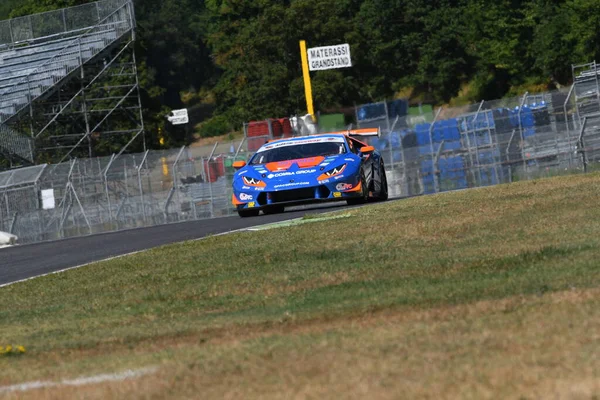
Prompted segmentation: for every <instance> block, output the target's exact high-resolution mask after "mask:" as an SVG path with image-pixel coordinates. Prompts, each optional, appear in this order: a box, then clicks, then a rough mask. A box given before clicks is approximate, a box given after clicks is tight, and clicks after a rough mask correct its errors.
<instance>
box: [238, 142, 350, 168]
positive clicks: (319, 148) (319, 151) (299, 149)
mask: <svg viewBox="0 0 600 400" xmlns="http://www.w3.org/2000/svg"><path fill="white" fill-rule="evenodd" d="M345 152H346V147H345V146H344V143H342V142H321V143H305V144H298V145H295V146H294V145H292V146H283V147H276V148H274V149H269V150H265V151H261V152H259V153H256V154H255V155H254V157H252V161H250V165H257V164H266V163H271V162H279V161H288V160H298V159H301V158H311V157H319V156H322V157H328V156H334V155H338V154H344V153H345Z"/></svg>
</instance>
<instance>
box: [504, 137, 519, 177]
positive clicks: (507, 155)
mask: <svg viewBox="0 0 600 400" xmlns="http://www.w3.org/2000/svg"><path fill="white" fill-rule="evenodd" d="M516 133H517V130H516V129H513V131H512V135H510V139H509V140H508V145H507V146H506V161H508V181H509V182H510V183H512V161H511V159H510V146H511V145H512V141H513V139H514V138H515V134H516Z"/></svg>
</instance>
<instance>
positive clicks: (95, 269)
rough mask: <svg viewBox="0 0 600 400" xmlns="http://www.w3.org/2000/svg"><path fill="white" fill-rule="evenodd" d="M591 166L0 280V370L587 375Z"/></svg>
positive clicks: (175, 392) (362, 383)
mask: <svg viewBox="0 0 600 400" xmlns="http://www.w3.org/2000/svg"><path fill="white" fill-rule="evenodd" d="M599 184H600V176H599V175H596V174H594V175H588V176H571V177H559V178H552V179H545V180H540V181H533V182H520V183H517V184H514V185H510V186H498V187H493V188H485V189H478V190H472V191H465V192H455V193H447V194H443V195H436V196H428V197H421V198H415V199H409V200H405V201H399V202H393V203H388V204H379V205H375V206H372V207H369V208H365V209H359V210H344V211H343V214H350V215H351V216H350V217H347V218H339V219H331V220H327V221H314V222H312V223H310V224H302V225H298V226H291V227H281V228H277V229H272V230H266V231H260V232H243V233H236V234H232V235H228V236H220V237H214V238H209V239H207V240H203V241H200V242H190V243H184V244H178V245H172V246H167V247H163V248H160V249H156V250H152V251H149V252H146V253H141V254H136V255H134V256H130V257H127V258H123V259H117V260H113V261H110V262H104V263H99V264H95V265H92V266H89V267H86V268H82V269H80V270H74V271H69V272H67V273H64V274H60V275H53V276H48V277H44V278H40V279H37V280H33V281H28V282H24V283H21V284H18V285H14V286H9V287H6V288H4V289H0V304H2V310H1V311H0V321H2V324H1V325H0V346H1V345H3V344H13V345H24V346H25V347H26V348H27V353H26V354H25V355H23V356H20V357H10V358H8V357H0V370H1V371H2V372H3V373H2V374H0V385H9V384H14V383H19V382H23V381H28V380H35V379H51V380H52V379H56V380H58V379H61V378H65V377H73V376H79V375H81V374H88V375H89V374H93V373H104V372H107V371H110V372H112V371H118V370H122V369H126V368H139V367H146V366H148V365H159V366H161V367H162V368H161V369H160V371H161V372H159V373H158V374H157V375H156V376H152V377H148V378H141V379H139V380H136V381H133V382H129V383H126V384H123V383H122V384H119V385H116V384H104V385H99V386H94V387H91V388H87V389H81V388H78V389H67V388H53V389H47V390H43V391H38V392H36V393H32V394H31V395H32V396H34V397H40V396H41V397H47V398H54V397H56V398H58V397H61V398H64V397H71V396H75V397H79V396H80V395H82V393H84V392H85V395H84V397H94V396H97V397H99V398H101V397H106V396H107V393H109V394H110V395H109V397H119V396H122V397H123V398H127V397H131V395H132V394H135V396H142V397H143V396H146V395H148V396H158V397H161V396H165V395H167V396H169V397H193V393H194V391H195V390H198V389H199V388H202V390H203V391H204V392H203V393H205V394H206V395H207V396H212V397H236V396H237V397H239V396H241V395H243V397H281V396H298V397H332V396H337V395H339V394H341V395H344V396H346V397H364V396H365V395H368V394H372V395H374V396H375V397H380V398H386V397H390V398H392V397H396V396H397V394H398V393H399V391H402V392H403V393H406V394H407V396H409V397H411V396H416V397H420V396H423V397H446V396H449V397H453V396H460V397H473V398H482V397H488V396H489V397H498V396H497V395H498V394H499V393H500V394H502V397H518V396H525V397H527V396H533V397H538V396H542V395H544V394H548V393H554V392H556V391H558V392H560V393H563V394H565V396H568V397H571V396H572V395H573V393H574V392H572V389H573V388H574V387H578V388H580V390H583V392H582V393H584V395H586V394H589V393H597V389H598V387H597V386H598V385H596V386H594V385H595V384H594V382H596V380H595V378H597V375H596V374H597V372H598V371H599V367H600V362H599V360H598V357H597V356H598V353H597V352H596V351H595V348H597V347H598V346H597V344H598V340H599V339H598V337H596V336H594V335H590V334H589V332H592V330H594V329H595V331H600V330H598V329H597V328H599V327H600V312H598V311H596V310H597V309H598V307H597V305H598V300H596V298H597V296H596V295H597V294H598V289H597V288H598V287H599V286H600V285H599V283H600V268H599V262H598V261H597V260H598V253H599V251H598V250H597V249H598V245H599V244H600V243H599V241H600V240H599V239H598V238H599V237H600V236H599V233H600V224H599V223H598V222H599V221H600V209H599V208H598V207H597V206H596V204H597V199H598V187H599V186H598V185H599ZM2 341H4V342H6V343H2ZM557 385H558V386H557ZM560 385H562V386H560ZM559 386H560V387H559ZM143 388H147V389H143ZM578 390H579V389H578ZM107 391H108V392H107ZM575 394H577V393H575ZM20 395H22V394H20ZM563 397H564V396H563Z"/></svg>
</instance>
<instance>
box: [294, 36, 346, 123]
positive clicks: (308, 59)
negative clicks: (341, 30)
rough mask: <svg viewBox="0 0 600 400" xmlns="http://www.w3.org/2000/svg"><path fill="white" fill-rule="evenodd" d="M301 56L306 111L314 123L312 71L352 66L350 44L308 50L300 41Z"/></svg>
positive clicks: (304, 42)
mask: <svg viewBox="0 0 600 400" xmlns="http://www.w3.org/2000/svg"><path fill="white" fill-rule="evenodd" d="M300 55H301V57H302V74H303V76H304V92H305V95H306V110H307V111H308V113H309V114H310V116H311V118H312V119H313V121H314V120H315V111H314V108H313V96H312V85H311V82H310V71H324V70H327V69H337V68H349V67H351V66H352V58H351V56H350V45H349V44H348V43H344V44H338V45H335V46H323V47H314V48H311V49H308V50H307V49H306V41H304V40H301V41H300Z"/></svg>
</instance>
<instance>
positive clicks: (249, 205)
mask: <svg viewBox="0 0 600 400" xmlns="http://www.w3.org/2000/svg"><path fill="white" fill-rule="evenodd" d="M255 205H256V203H254V202H252V203H248V208H254V206H255Z"/></svg>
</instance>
